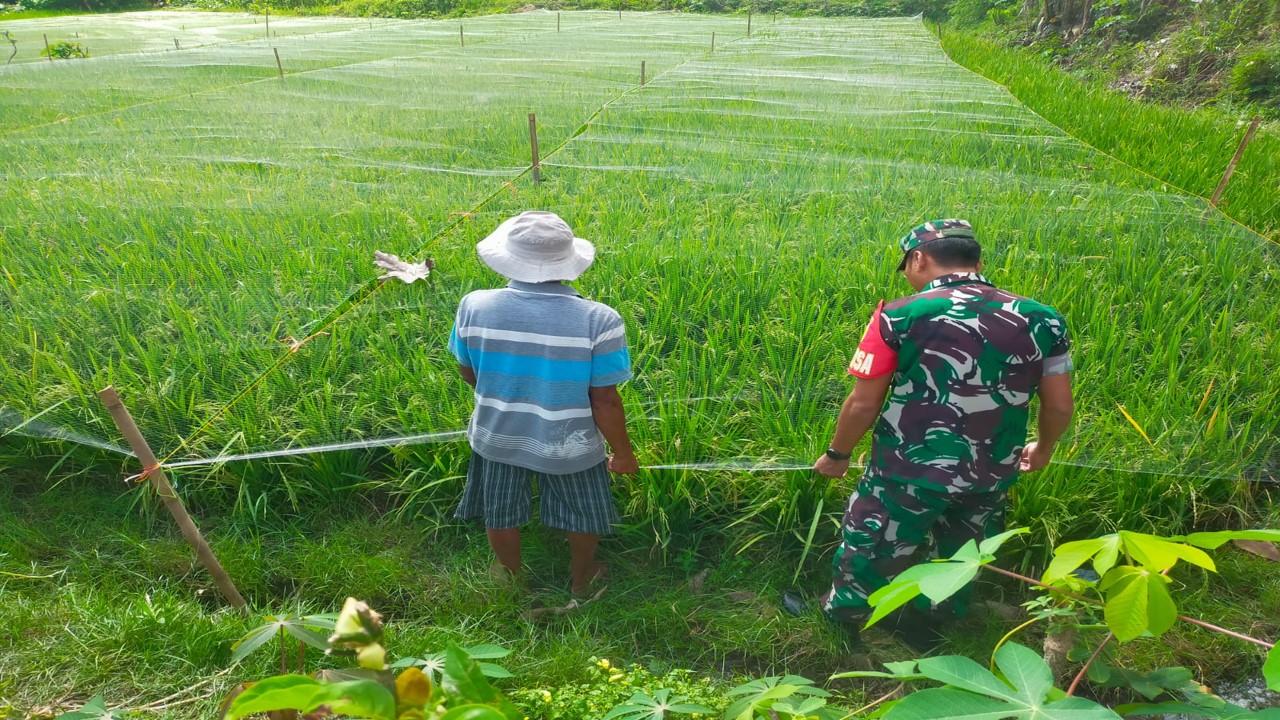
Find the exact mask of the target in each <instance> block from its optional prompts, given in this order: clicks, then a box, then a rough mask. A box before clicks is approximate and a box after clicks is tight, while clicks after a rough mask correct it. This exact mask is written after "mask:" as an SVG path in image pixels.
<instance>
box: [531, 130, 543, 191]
mask: <svg viewBox="0 0 1280 720" xmlns="http://www.w3.org/2000/svg"><path fill="white" fill-rule="evenodd" d="M529 149H530V151H531V152H532V155H533V165H532V166H530V167H531V168H532V170H533V181H534V182H535V183H541V182H542V167H541V165H540V164H539V161H538V116H537V114H536V113H529Z"/></svg>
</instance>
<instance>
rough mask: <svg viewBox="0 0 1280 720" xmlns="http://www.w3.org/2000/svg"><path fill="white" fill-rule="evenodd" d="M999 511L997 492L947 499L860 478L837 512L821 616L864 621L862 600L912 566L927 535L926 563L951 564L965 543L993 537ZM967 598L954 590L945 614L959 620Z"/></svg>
mask: <svg viewBox="0 0 1280 720" xmlns="http://www.w3.org/2000/svg"><path fill="white" fill-rule="evenodd" d="M1007 504H1008V493H1005V492H987V493H969V494H953V493H946V492H938V491H934V490H926V489H924V488H920V487H916V486H914V485H904V484H902V483H896V482H892V481H887V480H884V479H882V478H875V477H865V476H864V477H863V478H862V480H861V481H860V482H859V483H858V488H857V490H856V491H855V492H854V493H853V497H851V498H849V507H848V508H847V509H846V510H845V513H844V522H843V523H842V525H841V542H840V547H838V548H836V554H835V559H834V560H833V563H832V564H833V566H834V567H833V570H834V573H833V574H834V578H833V581H832V584H831V590H830V592H828V593H827V595H826V597H825V598H824V599H823V604H822V608H823V610H824V611H825V612H826V613H827V616H828V617H830V618H831V619H832V620H836V621H839V622H860V621H862V620H864V619H866V617H867V616H868V615H870V614H871V607H870V605H868V604H867V598H868V597H870V596H871V594H872V593H874V592H875V591H876V590H879V589H880V588H882V587H884V586H885V585H887V584H889V582H890V581H891V580H892V579H893V578H894V577H896V576H897V575H898V573H900V572H902V571H903V570H906V569H907V568H909V567H911V566H912V565H914V564H916V563H917V562H919V561H920V560H919V559H917V558H916V557H915V556H916V551H917V550H918V549H920V547H921V546H923V545H926V543H927V542H928V539H929V537H930V536H932V538H933V547H932V548H931V549H930V557H951V556H952V555H954V554H955V552H956V551H957V550H959V549H960V548H961V546H963V545H964V544H965V543H966V542H968V541H969V540H977V541H979V542H980V541H982V540H983V539H984V538H986V537H989V536H991V535H996V534H998V533H1000V532H1001V531H1002V530H1003V529H1004V513H1005V507H1006V506H1007ZM971 595H972V586H970V587H969V588H965V589H964V590H961V591H960V592H958V593H956V594H955V595H953V596H952V597H951V599H950V601H948V603H947V605H949V607H947V608H945V609H946V610H948V611H950V612H951V613H954V614H955V615H957V616H959V615H963V614H964V612H965V611H966V610H967V609H968V604H969V598H970V596H971ZM919 600H920V601H922V602H924V603H927V602H928V599H927V598H923V597H921V598H919ZM924 607H928V606H927V605H925V606H924Z"/></svg>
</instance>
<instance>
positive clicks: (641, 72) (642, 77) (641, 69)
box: [640, 60, 644, 85]
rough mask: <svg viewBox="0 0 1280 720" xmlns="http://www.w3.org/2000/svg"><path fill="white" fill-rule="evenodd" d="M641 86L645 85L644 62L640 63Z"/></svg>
mask: <svg viewBox="0 0 1280 720" xmlns="http://www.w3.org/2000/svg"><path fill="white" fill-rule="evenodd" d="M640 84H641V85H644V61H643V60H641V61H640Z"/></svg>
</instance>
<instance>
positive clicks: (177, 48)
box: [173, 38, 182, 50]
mask: <svg viewBox="0 0 1280 720" xmlns="http://www.w3.org/2000/svg"><path fill="white" fill-rule="evenodd" d="M173 49H174V50H181V49H182V46H181V45H179V44H178V38H174V39H173Z"/></svg>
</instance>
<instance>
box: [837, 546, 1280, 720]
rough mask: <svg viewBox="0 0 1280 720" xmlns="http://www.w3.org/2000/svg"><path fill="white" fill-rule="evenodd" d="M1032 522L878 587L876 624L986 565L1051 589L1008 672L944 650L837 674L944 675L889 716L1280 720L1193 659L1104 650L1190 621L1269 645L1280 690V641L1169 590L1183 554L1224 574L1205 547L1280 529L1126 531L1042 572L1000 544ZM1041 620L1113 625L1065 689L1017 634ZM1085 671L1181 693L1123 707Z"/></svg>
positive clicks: (1005, 664) (1146, 693)
mask: <svg viewBox="0 0 1280 720" xmlns="http://www.w3.org/2000/svg"><path fill="white" fill-rule="evenodd" d="M1025 532H1027V530H1026V529H1025V528H1018V529H1015V530H1010V531H1007V532H1005V533H1002V534H1000V535H997V536H994V537H991V538H988V539H986V540H984V541H983V542H981V543H976V542H970V543H968V544H967V545H965V546H964V547H963V548H961V549H960V551H959V552H957V553H956V554H955V555H954V556H952V557H951V558H948V559H945V560H939V561H934V562H927V563H923V564H920V565H916V566H914V567H911V568H909V569H907V570H906V571H905V572H903V573H902V574H901V575H899V576H898V577H897V578H895V579H894V581H893V582H891V583H889V584H888V585H886V586H884V587H883V588H881V589H880V590H878V591H876V592H875V593H874V594H872V595H871V597H870V604H871V605H872V607H873V608H874V611H873V613H872V615H871V617H870V618H869V619H868V622H867V625H868V626H870V625H873V624H875V623H876V622H878V621H880V620H881V619H883V618H884V617H885V616H887V615H888V614H889V613H891V612H893V611H894V610H896V609H897V608H900V607H902V606H903V605H905V604H906V603H908V602H910V601H911V600H913V599H915V598H917V597H919V596H922V595H923V596H924V597H925V598H928V599H929V600H930V601H932V602H934V603H939V602H942V601H944V600H946V599H947V598H949V597H951V596H952V595H954V594H955V593H956V592H957V591H959V590H960V589H961V588H963V587H965V586H966V585H968V584H969V582H971V581H972V580H973V579H974V578H975V577H976V576H977V575H978V573H979V572H981V571H984V570H985V571H988V572H994V573H997V574H1000V575H1004V576H1007V577H1012V578H1015V579H1017V580H1020V581H1023V582H1025V583H1028V584H1030V585H1033V586H1036V587H1039V588H1042V589H1044V590H1045V591H1047V593H1048V595H1047V596H1043V597H1042V598H1040V599H1038V600H1036V601H1035V602H1034V603H1032V606H1033V607H1032V610H1033V618H1032V620H1030V621H1028V622H1026V623H1023V624H1022V625H1020V626H1019V627H1018V628H1015V630H1014V631H1013V632H1010V633H1009V634H1008V635H1006V636H1005V637H1004V638H1003V639H1002V640H1001V641H1000V643H999V644H998V645H997V647H996V650H995V652H994V653H993V657H992V664H993V669H997V670H999V672H1000V674H1001V675H1000V676H997V675H995V674H993V673H992V672H991V671H989V670H987V669H985V668H983V667H981V666H980V665H978V664H977V663H975V662H974V661H973V660H970V659H968V658H965V657H960V656H943V657H935V658H925V659H921V660H914V661H908V662H902V663H891V664H889V665H888V666H887V668H888V670H889V672H887V673H870V672H853V673H842V674H840V675H837V676H836V677H884V678H890V679H896V680H899V681H901V682H903V683H906V682H912V681H918V680H926V679H928V680H935V681H939V682H942V683H944V686H943V687H941V688H932V689H928V690H923V691H918V692H915V693H912V694H911V695H908V696H907V697H906V698H905V699H903V700H900V701H893V704H892V705H890V706H888V709H887V711H885V712H884V717H886V718H888V719H889V720H911V719H912V718H921V719H923V718H978V717H983V716H987V717H994V716H997V715H998V716H1000V717H1019V718H1032V717H1035V718H1074V719H1075V720H1085V719H1086V718H1110V717H1117V715H1116V712H1117V711H1118V712H1120V713H1123V714H1125V715H1154V714H1162V713H1181V714H1184V715H1193V716H1198V717H1209V718H1238V719H1241V720H1243V719H1244V718H1255V719H1256V720H1264V719H1269V720H1277V719H1280V709H1272V710H1262V711H1257V712H1254V711H1250V710H1248V709H1246V708H1242V707H1239V706H1236V705H1232V704H1230V703H1227V702H1225V701H1223V700H1222V699H1221V698H1218V697H1216V696H1214V695H1212V694H1210V693H1208V692H1207V690H1205V688H1204V687H1203V686H1201V685H1200V684H1199V683H1196V682H1195V681H1194V679H1193V677H1192V675H1191V673H1190V671H1188V670H1186V669H1185V668H1161V669H1158V670H1155V671H1153V672H1146V673H1142V672H1137V671H1133V670H1129V669H1125V668H1118V667H1113V666H1111V665H1109V664H1107V663H1106V662H1105V661H1104V660H1103V658H1104V657H1105V655H1104V653H1105V651H1106V650H1107V648H1108V646H1110V645H1111V644H1112V643H1113V642H1118V643H1125V642H1129V641H1132V640H1136V639H1138V638H1140V637H1157V638H1158V637H1160V636H1161V635H1163V634H1164V633H1166V632H1167V631H1168V630H1169V629H1170V628H1172V627H1173V626H1174V625H1175V624H1176V623H1177V622H1179V621H1182V622H1187V623H1191V624H1193V625H1196V626H1199V627H1201V628H1204V629H1207V630H1211V631H1214V632H1218V633H1222V634H1225V635H1228V636H1230V637H1234V638H1236V639H1239V640H1242V641H1245V642H1249V643H1253V644H1255V645H1258V646H1259V647H1261V648H1264V649H1266V650H1267V651H1268V652H1267V657H1266V660H1265V661H1264V663H1263V665H1262V675H1263V678H1264V679H1265V681H1266V684H1267V687H1269V688H1270V689H1272V690H1280V651H1277V650H1276V649H1275V645H1274V644H1273V643H1271V642H1268V641H1266V640H1262V639H1259V638H1255V637H1250V636H1248V635H1245V634H1243V633H1239V632H1235V631H1233V630H1229V629H1227V628H1223V627H1219V626H1217V625H1214V624H1212V623H1209V622H1206V621H1204V620H1200V619H1197V618H1192V617H1188V616H1186V615H1183V614H1180V613H1179V611H1178V608H1177V605H1176V603H1175V601H1174V598H1173V596H1172V594H1171V593H1170V591H1169V584H1170V578H1169V573H1170V571H1172V570H1173V569H1174V567H1176V566H1177V565H1178V563H1180V562H1185V563H1189V564H1191V565H1195V566H1197V567H1200V568H1203V569H1205V570H1208V571H1210V572H1214V571H1216V567H1215V565H1214V562H1213V559H1212V558H1210V557H1209V555H1208V554H1207V553H1206V552H1205V550H1206V549H1208V550H1212V549H1215V548H1217V547H1219V546H1221V545H1222V544H1224V543H1226V542H1228V541H1230V540H1261V541H1277V540H1280V530H1245V531H1228V532H1201V533H1192V534H1190V535H1178V536H1172V537H1167V538H1166V537H1158V536H1155V535H1147V534H1143V533H1136V532H1129V531H1120V532H1118V533H1113V534H1110V535H1105V536H1103V537H1099V538H1092V539H1089V540H1080V541H1075V542H1069V543H1064V544H1063V545H1060V546H1058V547H1057V548H1056V549H1055V551H1054V556H1053V561H1052V562H1051V563H1050V564H1049V567H1048V569H1047V570H1046V571H1045V572H1044V574H1043V576H1042V577H1041V578H1040V579H1035V578H1031V577H1027V576H1025V575H1020V574H1018V573H1014V572H1010V571H1008V570H1004V569H1001V568H998V567H996V566H994V565H993V564H992V563H993V562H994V560H995V554H994V553H995V552H996V551H997V550H998V549H999V548H1000V546H1001V545H1002V544H1003V543H1004V542H1005V541H1006V540H1008V539H1009V538H1011V537H1013V536H1015V535H1020V534H1023V533H1025ZM1086 563H1089V564H1091V565H1092V572H1090V571H1088V570H1087V569H1082V566H1083V565H1085V564H1086ZM1057 599H1064V600H1066V601H1067V602H1066V603H1062V602H1059V601H1058V600H1057ZM1093 614H1097V615H1098V616H1099V617H1100V618H1101V621H1102V622H1101V623H1100V624H1098V623H1089V622H1088V619H1089V618H1090V617H1091V616H1092V615H1093ZM1037 622H1049V623H1057V624H1058V625H1059V626H1060V627H1059V629H1060V630H1061V629H1062V628H1070V629H1071V630H1077V629H1099V630H1106V635H1105V637H1104V638H1103V639H1102V640H1101V641H1100V642H1098V643H1097V645H1096V646H1094V647H1093V648H1092V650H1091V651H1089V652H1087V653H1085V654H1080V653H1077V652H1074V651H1073V652H1071V653H1069V654H1068V657H1069V658H1071V659H1076V660H1080V659H1083V660H1084V663H1083V665H1082V666H1081V667H1080V669H1079V671H1078V672H1077V673H1076V675H1075V677H1074V679H1073V680H1072V681H1071V683H1070V685H1069V686H1068V687H1067V688H1066V689H1065V690H1063V689H1059V688H1057V687H1055V685H1054V678H1055V673H1054V671H1053V669H1051V668H1050V666H1049V664H1048V663H1046V662H1045V659H1044V658H1041V657H1039V656H1038V655H1037V654H1036V653H1035V652H1033V651H1031V650H1029V649H1027V648H1026V647H1024V646H1022V645H1019V644H1017V643H1014V642H1010V641H1009V638H1010V637H1011V636H1012V635H1013V634H1014V633H1016V632H1017V631H1019V630H1022V629H1023V628H1026V627H1028V626H1030V625H1032V624H1035V623H1037ZM1086 658H1087V659H1086ZM1086 677H1088V678H1089V679H1090V680H1091V681H1092V682H1094V683H1096V684H1097V685H1099V686H1101V687H1126V688H1129V689H1132V690H1134V691H1135V692H1137V693H1138V694H1139V695H1142V696H1143V697H1145V698H1147V699H1148V700H1156V699H1158V698H1161V697H1165V696H1173V697H1175V698H1177V699H1175V700H1171V701H1166V702H1159V703H1154V704H1153V703H1141V704H1131V705H1121V706H1119V707H1117V708H1116V710H1114V711H1113V710H1111V709H1108V708H1106V707H1103V706H1101V705H1099V704H1097V703H1094V702H1093V701H1090V700H1086V699H1083V698H1080V697H1078V696H1077V695H1076V692H1077V690H1078V689H1079V686H1080V684H1081V682H1082V681H1083V680H1084V679H1085V678H1086Z"/></svg>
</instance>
